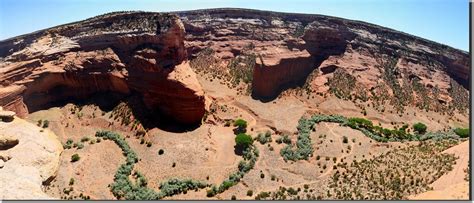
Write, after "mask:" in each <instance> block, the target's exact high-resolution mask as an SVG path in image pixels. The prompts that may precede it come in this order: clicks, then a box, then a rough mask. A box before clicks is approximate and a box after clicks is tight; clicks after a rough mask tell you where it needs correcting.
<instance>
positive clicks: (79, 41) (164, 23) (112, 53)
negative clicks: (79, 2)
mask: <svg viewBox="0 0 474 203" xmlns="http://www.w3.org/2000/svg"><path fill="white" fill-rule="evenodd" d="M0 48H1V49H2V52H1V53H0V56H1V57H2V58H1V61H0V81H1V82H0V83H1V84H0V85H1V86H0V105H1V106H5V108H6V109H11V110H14V111H16V112H17V113H18V114H19V115H22V116H24V115H26V114H27V113H28V112H30V111H36V110H41V109H44V108H47V107H49V106H50V105H52V104H53V103H54V102H57V101H61V100H67V99H86V98H88V97H90V96H91V95H94V94H98V93H99V94H100V93H107V92H114V93H118V94H122V95H130V94H140V95H141V96H142V98H143V102H144V103H145V105H146V107H147V108H149V109H150V110H158V111H160V112H161V113H165V114H166V115H168V116H170V118H173V119H175V120H176V121H178V122H182V123H186V124H194V123H198V122H200V121H201V118H202V117H203V115H204V113H205V97H204V92H203V91H202V89H201V87H200V85H199V82H198V81H197V79H196V76H195V75H194V73H193V72H192V71H191V69H190V67H189V65H188V63H187V62H186V60H187V54H186V50H185V47H184V27H183V25H182V23H181V21H180V20H179V18H178V17H177V16H175V15H169V14H158V13H142V12H138V13H126V12H123V13H111V14H106V15H102V16H98V17H94V18H91V19H87V20H84V21H80V22H77V23H71V24H67V25H62V26H58V27H55V28H51V29H47V30H43V31H39V32H37V33H34V34H31V35H25V36H20V37H16V38H13V39H9V40H5V41H2V42H0Z"/></svg>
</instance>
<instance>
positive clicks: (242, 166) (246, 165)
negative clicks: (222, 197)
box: [207, 145, 259, 197]
mask: <svg viewBox="0 0 474 203" xmlns="http://www.w3.org/2000/svg"><path fill="white" fill-rule="evenodd" d="M258 156H259V151H258V149H257V148H256V147H255V145H251V146H250V147H247V148H246V149H245V150H244V151H243V156H242V157H243V158H244V159H243V160H242V161H240V162H239V166H238V168H239V171H237V172H235V173H233V174H231V175H229V177H228V178H227V179H226V180H224V181H223V182H222V183H221V184H220V185H219V186H216V185H213V186H212V187H211V189H209V190H207V196H208V197H213V196H215V195H216V194H219V193H222V192H224V191H225V190H227V189H229V188H230V187H232V186H234V185H236V184H237V183H238V182H239V181H240V180H241V179H242V178H243V177H244V175H245V174H246V173H248V172H249V171H250V170H251V169H253V167H254V166H255V162H256V161H257V158H258Z"/></svg>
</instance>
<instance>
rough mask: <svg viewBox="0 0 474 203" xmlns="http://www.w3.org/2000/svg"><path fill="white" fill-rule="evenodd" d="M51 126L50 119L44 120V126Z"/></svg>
mask: <svg viewBox="0 0 474 203" xmlns="http://www.w3.org/2000/svg"><path fill="white" fill-rule="evenodd" d="M48 127H49V121H48V120H44V121H43V128H48Z"/></svg>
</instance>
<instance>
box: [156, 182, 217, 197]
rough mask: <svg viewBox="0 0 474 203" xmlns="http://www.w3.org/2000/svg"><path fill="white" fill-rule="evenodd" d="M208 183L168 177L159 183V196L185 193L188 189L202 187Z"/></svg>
mask: <svg viewBox="0 0 474 203" xmlns="http://www.w3.org/2000/svg"><path fill="white" fill-rule="evenodd" d="M207 186H208V184H207V183H204V182H201V181H196V180H192V179H184V180H179V179H177V178H172V179H169V180H167V181H165V182H163V183H160V196H163V197H165V196H173V195H177V194H181V193H186V192H187V191H189V190H196V189H202V188H205V187H207Z"/></svg>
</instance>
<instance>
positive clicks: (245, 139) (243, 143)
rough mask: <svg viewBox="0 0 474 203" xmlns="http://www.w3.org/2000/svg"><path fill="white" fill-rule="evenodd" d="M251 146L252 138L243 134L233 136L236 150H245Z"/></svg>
mask: <svg viewBox="0 0 474 203" xmlns="http://www.w3.org/2000/svg"><path fill="white" fill-rule="evenodd" d="M252 144H253V139H252V136H250V135H247V134H245V133H240V134H238V135H237V136H235V145H236V147H237V148H240V149H246V148H248V147H249V146H250V145H252Z"/></svg>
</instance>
